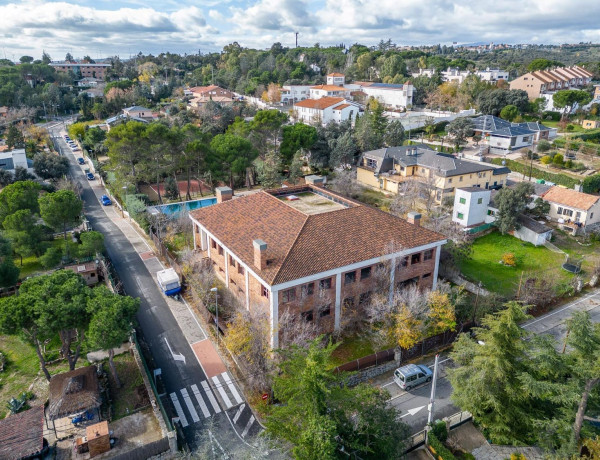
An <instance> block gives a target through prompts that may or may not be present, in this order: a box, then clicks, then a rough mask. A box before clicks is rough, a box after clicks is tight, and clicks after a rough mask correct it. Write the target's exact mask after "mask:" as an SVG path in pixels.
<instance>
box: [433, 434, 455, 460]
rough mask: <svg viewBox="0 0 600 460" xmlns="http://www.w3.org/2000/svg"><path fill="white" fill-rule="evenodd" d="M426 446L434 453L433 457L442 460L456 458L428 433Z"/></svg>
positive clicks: (453, 459)
mask: <svg viewBox="0 0 600 460" xmlns="http://www.w3.org/2000/svg"><path fill="white" fill-rule="evenodd" d="M427 444H428V445H429V447H430V448H431V449H433V450H434V451H435V455H434V457H436V458H438V459H442V460H456V457H455V456H454V454H452V452H450V450H449V449H448V448H447V447H446V446H444V444H442V442H441V441H440V440H439V439H438V438H437V437H436V436H435V434H433V431H430V432H429V433H428V434H427Z"/></svg>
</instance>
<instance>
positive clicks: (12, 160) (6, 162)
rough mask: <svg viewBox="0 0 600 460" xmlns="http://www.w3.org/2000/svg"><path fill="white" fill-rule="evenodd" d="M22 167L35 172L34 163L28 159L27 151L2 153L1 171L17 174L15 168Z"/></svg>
mask: <svg viewBox="0 0 600 460" xmlns="http://www.w3.org/2000/svg"><path fill="white" fill-rule="evenodd" d="M17 167H21V168H25V169H27V170H28V171H29V172H30V173H32V172H33V161H32V160H28V159H27V155H26V154H25V149H14V150H10V151H4V152H0V169H4V170H5V171H9V172H11V173H13V174H14V173H15V168H17Z"/></svg>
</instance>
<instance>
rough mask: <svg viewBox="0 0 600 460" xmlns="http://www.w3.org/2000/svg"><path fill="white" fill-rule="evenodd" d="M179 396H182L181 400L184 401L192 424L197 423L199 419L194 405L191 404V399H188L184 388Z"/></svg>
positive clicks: (188, 396)
mask: <svg viewBox="0 0 600 460" xmlns="http://www.w3.org/2000/svg"><path fill="white" fill-rule="evenodd" d="M181 394H182V395H183V400H184V401H185V405H186V406H187V408H188V411H190V414H191V416H192V420H193V421H194V423H196V422H199V421H200V417H198V412H196V408H195V407H194V404H192V399H191V398H190V395H189V393H188V391H187V390H186V389H185V388H182V389H181Z"/></svg>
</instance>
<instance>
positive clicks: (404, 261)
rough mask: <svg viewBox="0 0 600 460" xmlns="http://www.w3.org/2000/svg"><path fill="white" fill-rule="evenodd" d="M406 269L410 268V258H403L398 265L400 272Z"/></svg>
mask: <svg viewBox="0 0 600 460" xmlns="http://www.w3.org/2000/svg"><path fill="white" fill-rule="evenodd" d="M404 267H408V256H406V257H402V259H401V260H400V263H399V264H398V270H400V269H401V268H404Z"/></svg>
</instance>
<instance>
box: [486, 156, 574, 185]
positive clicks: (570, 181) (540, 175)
mask: <svg viewBox="0 0 600 460" xmlns="http://www.w3.org/2000/svg"><path fill="white" fill-rule="evenodd" d="M502 161H505V162H506V164H505V166H506V167H507V168H509V169H510V170H511V171H514V172H518V173H521V174H525V175H529V165H524V164H522V163H519V162H517V161H514V160H503V159H502V158H494V159H492V163H493V164H495V165H501V164H502ZM531 175H532V176H533V177H535V178H536V179H544V180H547V181H550V182H554V183H555V184H559V185H564V186H565V187H567V188H573V187H574V186H575V185H577V184H579V180H577V179H574V178H573V177H569V176H567V175H566V174H555V173H550V172H548V171H542V170H541V169H537V168H533V169H532V172H531Z"/></svg>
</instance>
